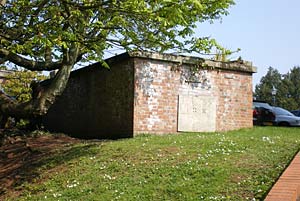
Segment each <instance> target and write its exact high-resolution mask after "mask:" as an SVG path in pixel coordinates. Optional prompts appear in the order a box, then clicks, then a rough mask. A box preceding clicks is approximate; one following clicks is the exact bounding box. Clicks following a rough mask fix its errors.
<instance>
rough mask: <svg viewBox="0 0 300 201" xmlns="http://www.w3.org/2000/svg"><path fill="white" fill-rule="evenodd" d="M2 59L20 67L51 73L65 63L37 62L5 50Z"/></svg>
mask: <svg viewBox="0 0 300 201" xmlns="http://www.w3.org/2000/svg"><path fill="white" fill-rule="evenodd" d="M0 59H1V60H5V61H10V62H12V63H14V64H16V65H18V66H21V67H24V68H26V69H28V70H32V71H43V70H46V71H51V70H56V69H59V68H60V67H61V66H62V64H63V62H62V61H58V62H37V61H33V60H30V59H26V58H24V57H21V56H19V55H18V54H15V53H12V52H10V51H8V50H5V49H0Z"/></svg>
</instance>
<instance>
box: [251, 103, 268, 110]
mask: <svg viewBox="0 0 300 201" xmlns="http://www.w3.org/2000/svg"><path fill="white" fill-rule="evenodd" d="M253 105H254V107H263V108H267V109H270V110H272V107H271V106H270V105H269V104H268V103H261V102H253Z"/></svg>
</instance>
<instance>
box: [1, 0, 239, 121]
mask: <svg viewBox="0 0 300 201" xmlns="http://www.w3.org/2000/svg"><path fill="white" fill-rule="evenodd" d="M233 4H234V1H233V0H213V1H212V0H145V1H141V0H122V1H120V0H6V1H5V0H4V1H1V2H0V14H1V15H0V64H1V63H5V62H10V63H13V64H15V65H18V66H21V67H23V68H25V69H28V70H31V71H52V70H58V73H57V74H56V76H55V77H54V79H52V80H51V83H50V84H49V85H47V87H44V88H43V90H42V93H41V95H40V96H38V97H37V98H36V99H33V100H31V101H29V102H27V103H23V105H20V104H17V103H15V102H13V101H11V100H10V101H8V100H7V99H5V98H4V96H0V104H1V108H0V113H1V114H10V115H12V114H13V115H15V116H28V115H31V116H36V115H43V114H45V113H46V112H47V110H48V108H49V107H50V105H51V104H53V102H54V101H55V99H56V97H57V96H59V95H60V94H61V93H62V92H63V90H64V89H65V86H66V84H67V81H68V78H69V75H70V72H71V70H72V68H73V67H74V65H75V64H76V63H77V62H85V61H91V60H100V61H101V60H102V59H103V55H104V52H105V50H108V49H111V48H113V49H114V48H121V49H124V50H127V51H129V50H147V51H159V52H164V51H167V50H170V49H172V50H173V51H178V52H198V53H209V52H210V50H211V49H212V48H213V47H216V48H221V47H220V46H219V45H218V44H217V42H216V41H215V40H214V39H212V38H209V37H202V38H196V37H194V36H193V34H194V29H195V28H196V23H198V22H204V21H210V22H212V21H214V20H218V19H220V18H221V17H222V16H224V15H227V14H228V8H229V7H230V6H232V5H233Z"/></svg>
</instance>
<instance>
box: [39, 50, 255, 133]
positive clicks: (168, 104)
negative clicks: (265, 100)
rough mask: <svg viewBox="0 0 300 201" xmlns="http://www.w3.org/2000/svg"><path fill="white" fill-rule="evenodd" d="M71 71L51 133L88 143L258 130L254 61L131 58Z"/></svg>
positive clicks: (52, 114) (49, 119)
mask: <svg viewBox="0 0 300 201" xmlns="http://www.w3.org/2000/svg"><path fill="white" fill-rule="evenodd" d="M106 62H107V63H108V64H109V65H110V69H106V68H103V67H101V64H99V63H97V64H94V65H91V66H88V67H85V68H82V69H79V70H77V71H74V72H72V74H71V77H70V80H69V83H68V86H67V88H66V90H65V92H64V93H63V94H62V96H61V97H60V98H59V99H58V100H57V102H56V103H55V104H54V105H53V106H52V107H51V108H50V110H49V112H48V114H47V115H46V117H45V118H44V119H43V122H44V126H45V128H46V129H48V130H51V131H59V132H65V133H68V134H70V135H73V136H76V137H84V138H119V137H133V136H134V135H136V134H139V133H153V134H163V133H177V132H181V131H187V132H206V131H208V132H214V131H227V130H234V129H240V128H248V127H252V109H251V108H252V73H254V72H256V68H255V67H253V66H252V64H251V63H250V62H246V61H233V62H219V61H211V60H204V59H201V58H197V57H186V56H176V55H170V54H157V53H145V52H143V53H142V52H136V53H130V54H129V53H124V54H121V55H118V56H115V57H112V58H110V59H108V60H107V61H106Z"/></svg>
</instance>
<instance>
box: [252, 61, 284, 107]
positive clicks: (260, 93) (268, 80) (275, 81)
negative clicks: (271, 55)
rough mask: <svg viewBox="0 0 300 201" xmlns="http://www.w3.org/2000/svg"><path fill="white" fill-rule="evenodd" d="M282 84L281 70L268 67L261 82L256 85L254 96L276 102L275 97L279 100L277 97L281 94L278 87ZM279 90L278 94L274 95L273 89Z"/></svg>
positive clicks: (271, 102)
mask: <svg viewBox="0 0 300 201" xmlns="http://www.w3.org/2000/svg"><path fill="white" fill-rule="evenodd" d="M280 84H281V74H280V73H279V71H278V70H277V69H275V68H273V67H269V68H268V72H267V74H266V75H265V76H263V77H262V78H261V80H260V82H259V84H257V85H256V86H255V92H254V97H255V98H256V99H257V100H263V101H266V102H268V103H270V104H273V103H274V99H273V98H275V100H276V101H277V97H278V96H279V91H278V88H279V86H280ZM274 89H275V90H277V93H276V96H275V97H273V95H272V91H273V90H274Z"/></svg>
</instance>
